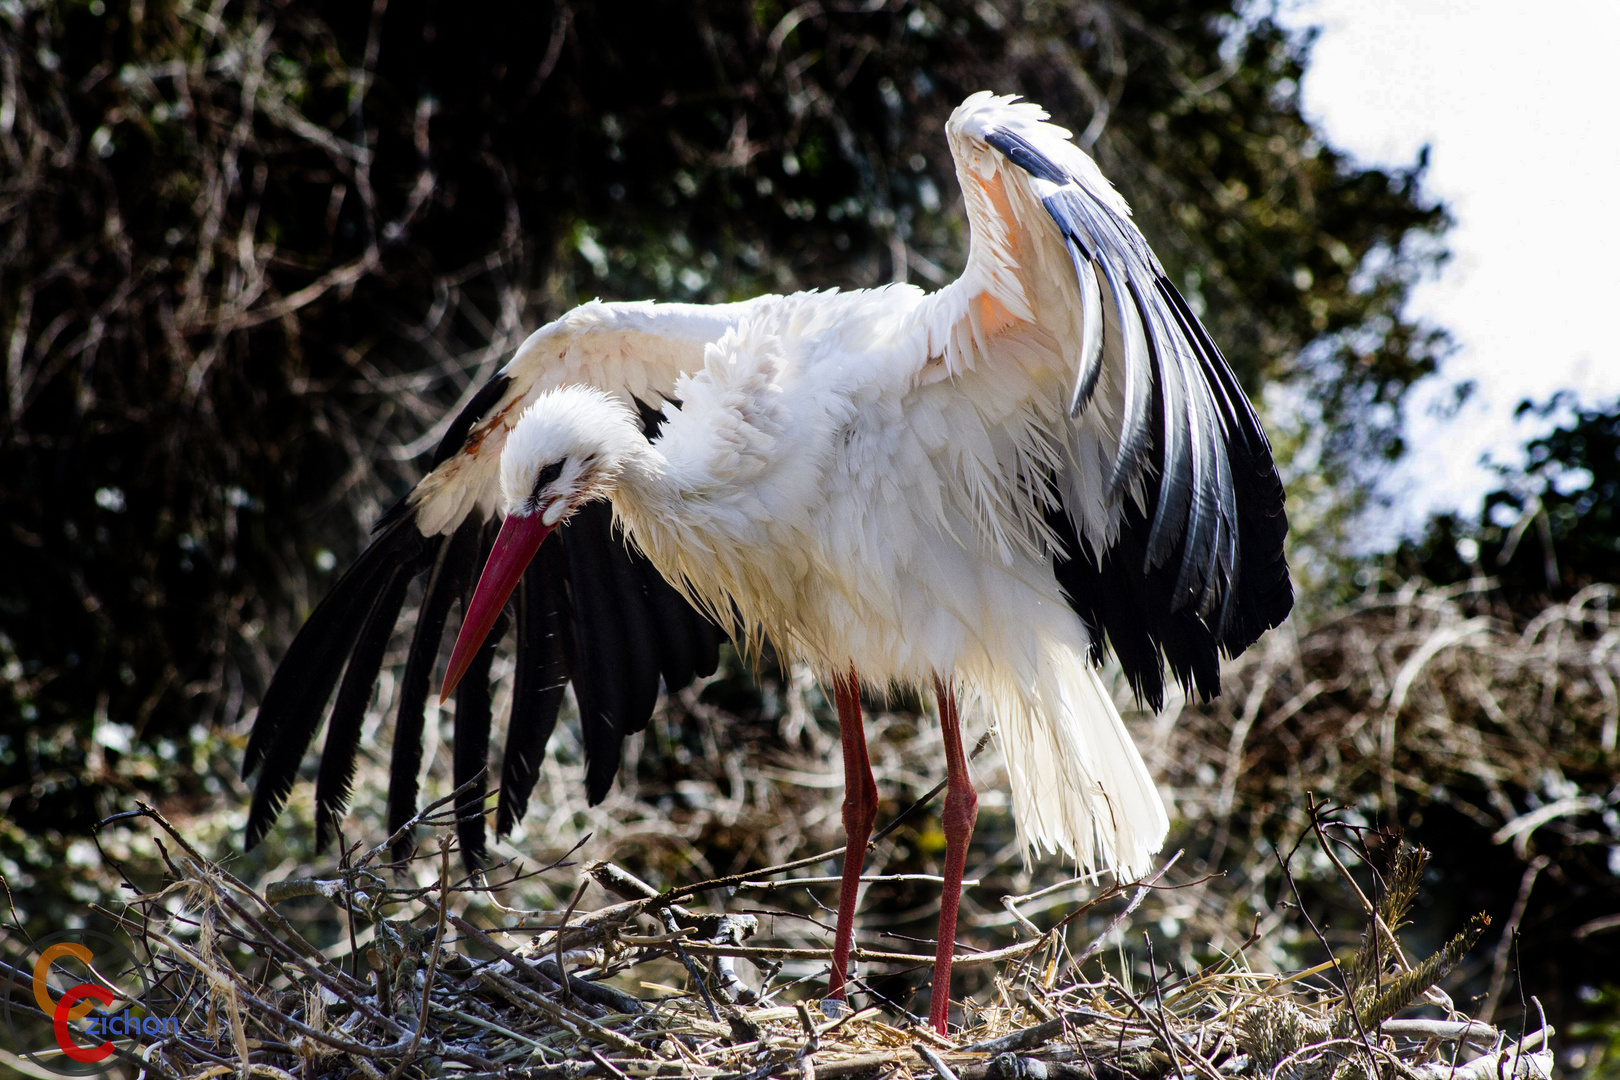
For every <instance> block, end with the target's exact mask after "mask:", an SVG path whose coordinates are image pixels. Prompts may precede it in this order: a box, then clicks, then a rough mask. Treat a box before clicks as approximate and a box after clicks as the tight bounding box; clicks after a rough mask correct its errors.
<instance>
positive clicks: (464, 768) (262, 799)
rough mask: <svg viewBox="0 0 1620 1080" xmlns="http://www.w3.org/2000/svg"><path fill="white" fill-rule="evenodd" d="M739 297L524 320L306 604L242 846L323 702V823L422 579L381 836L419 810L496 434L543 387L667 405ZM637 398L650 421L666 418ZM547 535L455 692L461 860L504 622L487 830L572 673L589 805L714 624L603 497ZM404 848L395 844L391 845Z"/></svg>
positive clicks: (340, 798)
mask: <svg viewBox="0 0 1620 1080" xmlns="http://www.w3.org/2000/svg"><path fill="white" fill-rule="evenodd" d="M747 310H748V305H747V304H734V305H721V306H715V307H700V306H695V305H680V304H650V303H639V304H602V303H592V304H586V305H584V306H583V307H580V308H576V309H575V310H574V311H572V312H570V313H569V314H568V315H565V316H564V317H563V318H561V319H559V320H557V321H556V322H554V323H552V324H550V325H549V326H546V327H544V328H542V329H541V330H539V331H536V332H535V333H534V334H533V335H532V336H531V337H530V338H529V339H528V340H527V341H526V342H524V344H523V346H522V347H521V348H519V349H518V351H517V353H516V354H515V355H514V356H513V358H512V360H511V362H510V363H509V364H507V366H506V367H505V368H503V369H502V370H501V372H500V373H499V374H498V375H496V376H495V377H494V378H493V379H491V380H490V381H489V382H488V383H486V384H485V385H484V386H483V387H482V388H481V389H480V390H479V391H478V392H477V393H476V394H475V395H474V396H473V397H472V398H471V399H470V400H469V401H468V403H467V404H466V405H465V406H464V407H463V408H462V409H461V411H460V413H458V414H457V415H456V417H455V419H454V420H453V421H452V422H451V423H450V425H449V427H448V428H447V429H446V432H445V435H444V437H443V439H442V441H441V442H440V444H439V447H438V449H437V450H436V451H435V453H434V455H433V460H432V466H433V467H432V470H431V471H430V472H429V473H428V475H427V476H425V477H424V478H423V479H422V481H421V482H420V483H419V484H417V486H416V487H415V488H414V489H413V490H412V491H411V492H410V494H408V495H407V496H406V497H405V498H404V499H402V500H401V501H400V502H399V504H398V505H397V506H395V507H394V508H393V509H392V510H391V511H389V513H388V514H387V515H385V516H384V518H383V519H382V521H380V522H379V523H378V525H377V527H376V530H375V532H374V534H373V537H372V540H371V543H370V545H369V546H368V547H367V548H366V550H365V551H364V552H362V553H361V555H360V556H359V557H358V558H357V559H356V560H355V562H354V564H353V565H352V566H351V567H349V569H348V570H347V571H346V572H345V573H344V574H343V575H342V576H341V577H340V578H339V580H338V581H337V583H336V584H335V585H334V586H333V587H332V590H331V591H330V592H329V593H328V594H327V595H326V597H325V599H323V600H322V601H321V602H320V604H319V605H318V606H317V607H316V608H315V610H314V612H312V613H311V614H310V616H309V618H308V620H307V621H306V622H305V623H304V626H303V628H302V629H301V630H300V631H299V633H298V635H297V636H296V637H295V638H294V640H293V642H292V644H291V646H289V647H288V649H287V653H286V655H285V656H284V657H283V658H282V661H281V664H280V666H279V667H278V668H277V669H276V672H275V675H274V676H273V678H272V679H271V681H270V685H269V687H268V688H267V689H266V691H265V695H264V698H263V700H262V701H261V702H260V705H259V711H258V715H257V717H256V719H255V721H254V725H253V730H252V733H251V734H250V736H249V738H248V745H247V751H246V754H245V756H244V758H243V763H242V771H243V775H244V776H246V775H250V774H252V773H253V772H254V771H255V770H256V771H257V772H258V778H257V781H256V784H255V787H254V792H253V803H252V807H251V809H250V811H249V815H248V824H247V837H246V843H247V846H248V847H250V848H251V847H252V846H253V845H255V844H257V843H258V842H259V841H260V840H261V839H263V838H264V835H265V833H266V832H268V830H269V828H270V826H271V824H272V823H273V822H274V820H275V818H276V816H277V815H278V814H279V813H280V811H281V809H282V807H283V806H284V805H285V804H286V801H287V797H288V795H289V793H290V792H291V790H292V787H293V783H294V781H295V780H296V778H297V775H298V769H299V766H300V764H301V763H302V761H303V759H304V756H305V754H306V752H307V751H308V748H309V744H310V742H311V741H312V739H313V738H314V736H315V733H316V730H317V729H318V728H319V726H320V722H321V719H322V717H323V716H328V709H327V706H328V702H329V701H330V703H331V708H330V714H329V716H328V722H327V731H326V741H325V745H324V747H323V749H322V751H321V756H320V765H319V771H318V773H317V777H316V785H315V797H316V833H317V839H318V842H320V843H324V842H325V840H326V838H327V837H328V836H329V835H330V833H331V832H332V830H333V828H334V826H335V824H336V822H337V820H338V818H339V817H341V815H342V813H343V811H344V808H345V807H346V806H347V803H348V800H349V796H350V793H351V790H352V786H353V781H354V773H355V756H356V751H357V749H358V746H359V741H360V734H361V722H362V720H363V718H364V715H365V710H366V706H367V704H368V703H369V702H370V701H371V696H372V690H373V687H374V685H375V683H376V681H377V675H378V672H379V670H380V668H381V666H382V661H383V655H384V652H385V650H386V648H387V645H388V641H389V638H390V637H391V636H392V634H393V632H394V628H395V624H396V623H397V622H398V620H399V617H400V614H401V612H402V610H403V609H404V607H405V604H406V601H407V599H408V598H409V597H410V595H411V586H412V583H413V582H414V581H415V580H416V579H418V578H422V579H423V580H424V584H423V586H422V588H421V590H420V594H419V595H420V602H419V604H418V607H417V612H416V625H415V629H414V630H413V632H412V635H411V641H410V647H409V651H408V653H407V658H406V662H405V670H404V673H403V677H402V679H401V681H400V684H399V687H398V689H397V691H396V698H397V701H398V712H397V715H396V718H395V726H394V740H393V749H392V762H391V769H390V777H389V794H388V824H389V831H390V833H396V832H398V831H399V830H400V829H401V828H402V827H403V826H404V825H406V824H407V823H408V822H409V821H410V820H411V819H412V818H413V817H414V816H415V814H416V810H417V782H418V775H419V772H420V769H421V764H422V749H423V748H422V735H423V718H424V709H425V706H426V704H427V695H428V692H429V687H430V685H431V683H432V676H433V672H434V668H435V666H436V664H437V662H438V656H439V650H440V644H441V641H442V639H443V637H444V629H445V623H446V621H447V620H448V618H449V615H450V612H451V609H452V608H453V607H454V606H455V605H456V604H457V603H458V602H459V603H463V604H464V603H465V602H466V598H467V595H468V593H469V591H470V589H471V587H472V585H473V583H474V582H475V581H476V580H477V574H478V568H479V567H480V566H482V565H483V562H484V559H485V558H486V556H487V554H488V551H489V547H490V545H491V543H492V542H493V540H494V535H495V530H496V527H497V526H498V525H499V521H498V520H496V510H497V505H498V498H499V460H500V454H501V449H502V448H503V447H504V446H505V443H506V435H507V433H508V432H509V431H510V430H511V428H512V426H513V425H514V424H515V423H516V422H517V419H518V417H519V416H520V415H521V414H522V412H523V410H524V408H525V407H527V405H528V403H529V402H530V401H532V400H533V399H534V397H535V396H536V395H537V394H539V393H540V392H541V391H543V390H546V389H549V388H551V387H554V386H559V385H562V384H564V383H588V384H591V385H594V386H597V387H599V388H601V389H603V390H607V391H609V392H615V393H619V394H622V395H625V396H627V397H631V398H634V399H636V400H638V401H658V400H660V397H661V396H663V395H667V394H670V393H672V392H673V389H674V386H675V381H676V379H677V378H678V376H679V375H680V374H681V373H682V372H683V371H688V370H695V369H696V368H698V367H699V366H701V364H702V357H703V347H704V345H705V344H706V343H707V342H709V341H712V340H714V339H715V338H718V337H719V336H720V335H721V334H722V333H724V332H725V330H726V329H727V328H728V327H730V326H731V325H733V324H734V323H735V322H736V321H737V320H738V319H739V318H741V317H742V316H743V315H744V314H745V313H746V311H747ZM642 412H643V423H644V425H646V426H648V428H649V434H650V433H651V428H652V426H654V425H656V424H657V423H658V422H660V421H661V419H662V417H661V414H659V413H657V412H656V411H654V410H651V409H645V408H644V409H643V411H642ZM557 538H558V540H559V541H560V542H554V543H551V544H547V545H545V546H544V547H543V548H542V549H541V552H540V554H539V555H538V556H537V557H536V558H535V560H534V562H533V563H531V565H530V567H529V569H528V570H527V571H526V572H525V574H524V578H523V583H522V587H521V588H520V589H518V591H517V592H516V593H515V594H514V595H515V600H514V602H513V603H512V604H511V605H509V607H508V610H507V613H506V617H505V618H503V622H502V623H501V624H499V625H497V627H496V628H495V630H494V631H493V632H492V633H491V634H490V635H489V637H488V639H487V640H486V643H485V646H484V648H483V650H481V652H480V654H479V656H478V658H477V659H476V660H475V661H474V663H473V666H472V668H471V669H469V671H468V673H467V674H466V676H464V677H463V679H462V681H461V684H460V685H459V686H458V687H457V690H456V696H455V700H456V711H455V733H454V746H453V753H452V759H453V772H454V780H455V784H456V786H457V787H458V788H459V787H461V786H462V785H464V784H468V783H472V787H471V788H470V789H469V791H468V792H466V793H464V794H463V795H462V796H461V797H460V799H459V800H458V802H457V811H458V817H459V818H460V825H459V831H460V836H461V843H462V849H463V851H464V852H465V853H466V855H467V857H468V858H469V859H470V860H477V859H481V858H482V856H483V854H484V820H483V800H484V794H485V785H484V783H483V782H482V780H481V779H480V774H481V772H482V770H484V768H485V766H486V760H487V758H488V751H489V736H490V720H491V693H490V684H489V672H490V665H491V662H492V661H493V659H494V652H495V649H496V647H497V646H498V644H499V642H500V639H501V637H502V636H503V634H504V633H505V630H506V628H507V627H508V625H509V624H510V623H513V622H515V624H516V635H515V636H516V675H515V685H514V689H513V698H512V711H511V716H510V720H509V723H508V727H507V741H506V750H505V755H504V764H503V772H502V778H501V790H500V801H499V806H498V811H497V818H496V831H497V835H501V834H504V833H505V832H507V831H508V830H510V829H511V827H512V826H513V824H514V823H516V821H517V820H518V819H519V818H520V817H522V815H523V813H524V811H525V810H526V809H527V806H528V801H529V795H530V793H531V792H532V791H533V789H534V784H535V780H536V778H537V777H538V773H539V766H540V762H541V759H542V757H543V756H544V754H545V749H546V744H547V742H548V741H549V739H550V737H551V733H552V730H553V728H554V727H555V725H556V720H557V713H558V710H559V708H560V706H561V704H562V695H563V689H564V687H565V686H566V685H567V684H568V683H569V682H572V683H573V685H574V694H575V698H576V700H577V702H578V704H579V711H580V723H581V728H582V736H583V742H584V745H585V754H586V784H587V792H588V795H589V798H590V801H591V802H592V803H595V802H599V801H600V800H601V799H602V798H603V797H604V796H606V794H607V792H608V789H609V788H610V787H611V786H612V783H613V778H614V776H615V774H616V773H617V772H618V767H619V761H620V755H621V752H622V743H623V740H624V738H625V736H626V735H629V734H631V733H633V732H636V731H640V730H641V729H642V728H644V727H645V726H646V724H647V721H648V720H649V719H650V718H651V715H652V711H653V709H654V707H655V706H656V704H657V701H658V694H659V684H660V680H661V681H662V684H663V687H664V689H665V690H667V691H671V692H672V691H675V690H678V689H680V688H682V687H684V686H686V685H688V684H689V683H690V682H691V681H692V680H693V679H694V678H696V677H698V676H701V675H708V674H710V673H712V672H713V671H714V669H715V665H716V664H717V662H718V649H719V645H720V642H721V641H722V640H723V639H724V637H725V635H724V633H723V632H722V631H721V630H720V629H719V628H717V627H716V626H715V625H714V624H713V623H712V622H710V621H709V620H708V619H706V618H705V617H704V616H703V615H701V614H700V613H699V612H697V611H696V610H695V609H694V608H692V607H691V605H689V604H688V603H687V602H686V601H685V600H684V599H682V598H681V596H680V595H679V593H677V592H676V591H675V590H674V589H673V588H671V587H670V585H669V584H668V583H667V582H665V581H664V580H663V578H662V577H661V576H660V575H659V573H658V571H657V570H655V569H654V568H653V566H652V564H651V563H649V562H648V561H647V560H646V559H645V558H644V557H643V556H642V555H640V554H639V553H637V552H634V551H632V550H630V549H629V548H628V547H627V546H626V545H625V544H624V543H623V542H616V541H614V540H613V537H612V508H611V506H610V505H609V504H607V503H605V502H599V503H596V504H593V505H591V506H589V507H587V508H585V509H584V510H582V511H581V512H580V513H578V514H576V515H575V516H574V517H573V519H572V520H571V521H570V522H569V523H568V524H567V525H566V526H564V527H563V528H562V529H559V530H558V534H557ZM340 680H341V681H340ZM334 687H336V689H337V693H336V696H335V698H334V696H333V688H334ZM409 847H410V840H409V838H408V837H405V838H403V839H402V840H401V843H400V848H401V854H403V853H404V851H406V850H408V849H409Z"/></svg>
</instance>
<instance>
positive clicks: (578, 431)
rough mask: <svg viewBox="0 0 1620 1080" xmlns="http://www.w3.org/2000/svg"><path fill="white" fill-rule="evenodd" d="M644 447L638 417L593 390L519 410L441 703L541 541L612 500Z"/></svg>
mask: <svg viewBox="0 0 1620 1080" xmlns="http://www.w3.org/2000/svg"><path fill="white" fill-rule="evenodd" d="M646 442H647V440H646V438H645V437H644V436H643V435H642V434H641V427H640V425H639V424H638V423H637V422H636V419H635V414H633V413H632V412H631V411H630V410H629V408H627V407H626V406H625V405H623V404H622V403H620V402H619V401H618V400H616V399H615V398H612V397H609V396H608V395H607V394H604V393H602V392H601V391H600V390H596V389H594V388H592V387H587V386H565V387H561V388H559V389H556V390H549V391H547V392H546V393H544V394H541V395H540V396H539V397H538V398H536V399H535V401H534V403H533V404H531V405H530V406H529V407H528V409H527V410H525V411H524V413H523V415H522V416H521V417H520V418H519V419H518V422H517V424H516V426H514V427H513V428H512V431H511V434H509V435H507V437H506V446H505V448H504V449H503V450H502V451H501V502H502V509H503V510H504V511H505V513H506V521H505V523H504V524H503V525H502V526H501V531H500V535H499V536H497V537H496V538H495V544H494V546H493V547H492V548H491V549H490V553H489V561H488V562H487V563H485V564H484V573H483V576H482V577H480V578H479V579H478V588H477V589H475V590H474V591H473V596H472V600H471V601H469V602H468V604H467V614H466V618H465V619H464V620H463V622H462V624H461V633H460V634H459V635H458V636H457V637H456V647H455V649H454V651H452V652H451V654H450V667H449V669H448V670H447V671H446V672H445V678H444V689H443V690H442V691H441V692H440V695H439V697H440V700H443V699H445V698H448V697H449V696H450V694H451V692H452V691H454V690H455V688H456V684H457V683H458V682H460V681H461V677H462V675H464V674H466V671H467V668H468V667H469V666H470V665H471V664H472V660H473V657H474V656H475V655H477V653H478V648H479V646H480V645H482V644H483V643H484V639H485V638H486V637H488V636H489V632H490V629H491V628H493V627H494V625H495V622H496V620H497V619H499V618H500V614H501V610H502V609H503V608H504V607H505V606H506V601H507V598H508V597H510V596H511V595H512V590H513V589H515V588H517V583H518V581H520V580H521V579H522V577H523V571H524V569H525V568H526V567H527V566H528V565H529V561H530V560H531V559H533V558H534V553H535V552H537V551H539V550H540V545H541V543H543V542H544V541H545V539H546V537H547V536H550V535H551V533H552V531H553V530H555V529H556V528H557V527H558V526H559V525H561V524H562V523H563V522H565V521H567V520H568V518H569V516H570V515H572V514H573V513H574V511H576V510H578V509H579V508H580V507H581V506H583V505H585V504H586V503H588V502H590V501H591V500H593V499H605V498H610V497H611V496H612V495H613V492H614V490H615V489H616V488H617V487H618V484H619V477H620V475H621V474H622V473H623V471H624V466H625V462H626V461H628V460H629V458H630V456H631V455H632V454H633V453H635V451H636V448H637V446H638V444H639V445H640V446H642V447H645V446H646Z"/></svg>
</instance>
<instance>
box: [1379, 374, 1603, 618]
mask: <svg viewBox="0 0 1620 1080" xmlns="http://www.w3.org/2000/svg"><path fill="white" fill-rule="evenodd" d="M1526 414H1530V415H1533V416H1536V417H1539V418H1541V419H1543V420H1546V419H1548V418H1550V417H1559V418H1561V422H1560V423H1558V425H1557V426H1556V427H1554V428H1553V429H1552V430H1551V431H1549V432H1548V433H1547V434H1545V435H1542V436H1540V437H1538V438H1535V439H1531V440H1530V441H1529V442H1528V443H1527V444H1526V445H1525V457H1526V461H1525V463H1524V464H1523V465H1522V466H1521V465H1497V466H1496V472H1497V475H1498V476H1499V477H1500V480H1501V485H1502V486H1501V487H1499V488H1498V489H1496V490H1495V491H1492V492H1491V493H1490V494H1489V495H1487V496H1485V500H1484V503H1483V505H1482V506H1481V507H1480V511H1479V516H1478V517H1477V519H1473V520H1469V519H1467V518H1463V517H1459V516H1458V515H1456V514H1444V515H1440V516H1437V517H1436V518H1435V519H1434V520H1433V521H1431V522H1430V523H1429V526H1428V530H1427V532H1426V534H1425V535H1424V537H1423V539H1422V540H1421V541H1419V542H1417V543H1415V544H1409V545H1407V546H1405V547H1404V548H1403V549H1402V550H1401V551H1400V552H1399V553H1398V554H1397V566H1398V568H1399V569H1401V570H1404V571H1410V570H1412V569H1414V568H1415V569H1416V570H1417V571H1418V572H1420V573H1422V574H1423V575H1424V576H1425V577H1427V578H1429V579H1430V580H1431V581H1437V582H1441V583H1449V582H1456V581H1464V580H1467V579H1468V578H1469V577H1471V576H1473V575H1474V574H1476V573H1483V574H1486V575H1488V576H1492V577H1495V578H1497V579H1498V580H1499V581H1500V582H1501V593H1502V595H1503V596H1504V597H1505V598H1506V599H1507V600H1508V601H1509V602H1510V603H1512V604H1513V605H1514V606H1516V607H1521V608H1523V609H1524V610H1535V609H1536V608H1538V607H1539V605H1540V603H1542V602H1544V601H1545V599H1546V598H1548V597H1553V598H1556V599H1563V598H1567V597H1569V596H1571V595H1573V594H1574V593H1576V592H1578V591H1579V590H1581V589H1583V588H1585V587H1586V586H1588V585H1591V584H1593V583H1595V582H1614V581H1620V399H1616V400H1615V401H1613V402H1611V403H1608V404H1606V405H1595V406H1591V407H1583V406H1579V405H1577V404H1575V401H1574V399H1573V395H1570V394H1567V393H1559V394H1555V395H1553V397H1552V398H1550V399H1549V400H1547V401H1546V402H1543V403H1541V404H1536V403H1533V402H1529V401H1525V402H1522V403H1520V405H1519V408H1518V413H1517V415H1519V416H1521V417H1522V416H1524V415H1526ZM1465 555H1466V556H1468V557H1467V558H1464V556H1465Z"/></svg>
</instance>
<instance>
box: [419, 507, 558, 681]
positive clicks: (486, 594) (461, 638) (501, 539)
mask: <svg viewBox="0 0 1620 1080" xmlns="http://www.w3.org/2000/svg"><path fill="white" fill-rule="evenodd" d="M553 528H555V526H552V525H547V524H545V523H543V522H542V521H541V520H540V515H539V514H508V515H506V523H505V524H504V525H502V526H501V532H500V535H499V536H497V537H496V538H495V546H494V547H492V548H490V551H489V562H487V563H485V564H484V574H483V576H482V577H480V578H479V579H478V588H476V589H474V590H473V597H472V600H471V602H470V603H468V604H467V614H466V617H465V618H464V619H463V620H462V622H461V633H460V634H459V635H457V637H456V647H455V650H454V651H453V652H451V654H450V667H449V669H448V670H446V671H445V673H444V689H442V690H440V691H439V701H440V703H441V704H442V703H443V702H444V701H445V700H446V699H448V698H449V697H450V695H451V693H453V692H454V691H455V689H456V684H457V683H459V682H460V681H461V677H462V676H463V675H465V674H466V673H467V668H468V667H470V666H471V665H472V662H473V657H474V656H476V655H478V647H479V646H480V645H482V644H483V643H484V639H485V638H486V637H488V636H489V630H490V627H492V626H494V625H495V620H496V619H498V618H500V616H501V609H502V608H504V607H505V606H506V598H507V597H509V596H511V595H512V590H513V589H515V588H517V583H518V581H519V579H521V578H522V577H523V571H524V568H525V567H527V566H528V565H529V560H530V559H532V558H534V553H535V552H536V551H539V550H540V544H541V542H542V541H543V540H545V538H546V537H548V536H550V535H551V530H552V529H553Z"/></svg>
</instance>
